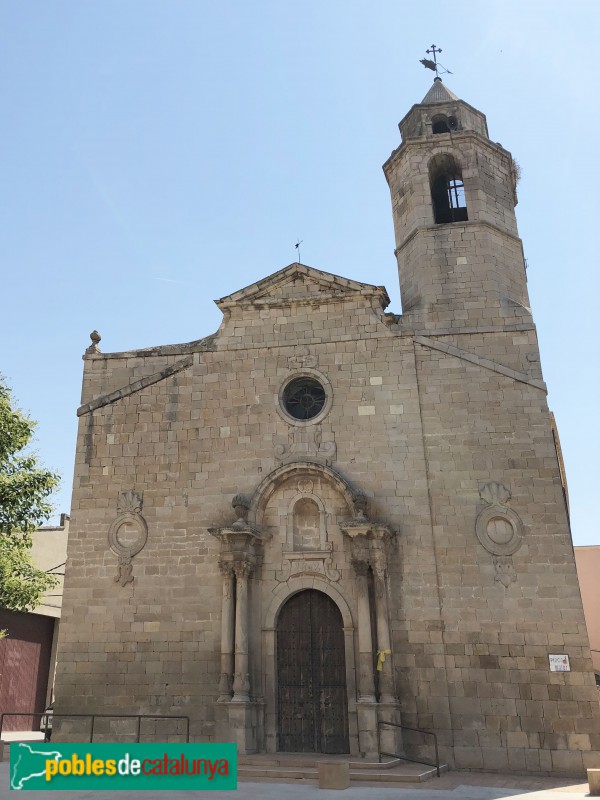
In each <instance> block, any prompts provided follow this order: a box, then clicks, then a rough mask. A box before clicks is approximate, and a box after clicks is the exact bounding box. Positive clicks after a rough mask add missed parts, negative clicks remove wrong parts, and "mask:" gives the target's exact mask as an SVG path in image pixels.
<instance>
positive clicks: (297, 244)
mask: <svg viewBox="0 0 600 800" xmlns="http://www.w3.org/2000/svg"><path fill="white" fill-rule="evenodd" d="M303 241H304V239H298V241H297V242H296V244H295V245H294V247H295V248H296V250H297V251H298V263H299V264H301V263H302V261H301V260H300V245H301V244H302V242H303Z"/></svg>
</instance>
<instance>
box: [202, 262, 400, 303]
mask: <svg viewBox="0 0 600 800" xmlns="http://www.w3.org/2000/svg"><path fill="white" fill-rule="evenodd" d="M357 295H361V296H363V297H374V296H376V297H378V298H379V299H380V301H381V305H382V306H383V308H385V307H386V306H387V305H388V304H389V302H390V301H389V297H388V295H387V292H386V290H385V287H383V286H373V285H372V284H370V283H360V282H359V281H353V280H350V279H349V278H342V277H341V276H339V275H332V274H331V273H330V272H322V271H321V270H318V269H314V268H313V267H307V266H306V265H305V264H298V263H294V264H290V265H289V266H287V267H285V268H284V269H282V270H279V272H275V273H273V275H269V276H268V277H267V278H263V279H262V280H260V281H257V282H256V283H253V284H251V285H250V286H246V287H245V288H244V289H240V290H239V291H237V292H234V293H233V294H230V295H228V296H227V297H222V298H221V299H220V300H216V301H215V302H216V304H217V305H218V306H219V308H220V309H221V310H225V309H227V308H231V307H232V306H246V305H252V306H259V307H260V306H263V307H264V306H267V307H268V306H282V305H291V304H294V303H311V304H312V303H321V302H327V301H330V300H341V299H344V298H346V297H347V298H350V297H356V296H357Z"/></svg>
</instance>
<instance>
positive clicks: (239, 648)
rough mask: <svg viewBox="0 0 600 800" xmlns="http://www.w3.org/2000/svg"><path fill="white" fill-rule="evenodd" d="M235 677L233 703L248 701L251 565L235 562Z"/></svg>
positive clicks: (244, 562)
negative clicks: (249, 582)
mask: <svg viewBox="0 0 600 800" xmlns="http://www.w3.org/2000/svg"><path fill="white" fill-rule="evenodd" d="M233 569H234V572H235V577H236V592H235V675H234V678H233V699H232V702H234V703H248V702H249V701H250V674H249V671H248V578H249V577H250V572H251V571H252V565H251V564H250V562H248V561H235V562H234V564H233Z"/></svg>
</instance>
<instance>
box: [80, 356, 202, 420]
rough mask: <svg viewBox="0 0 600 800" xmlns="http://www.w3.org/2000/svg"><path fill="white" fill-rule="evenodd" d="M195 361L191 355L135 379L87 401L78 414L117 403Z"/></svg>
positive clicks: (189, 365) (88, 412) (81, 414)
mask: <svg viewBox="0 0 600 800" xmlns="http://www.w3.org/2000/svg"><path fill="white" fill-rule="evenodd" d="M193 361H194V357H193V356H191V355H190V356H188V357H187V358H184V359H182V360H181V361H176V362H175V364H171V366H170V367H165V369H162V370H160V372H155V373H154V374H153V375H148V376H147V377H145V378H140V379H139V380H137V381H133V383H130V384H128V385H127V386H124V387H123V388H122V389H116V390H115V391H114V392H110V393H109V394H105V395H102V396H101V397H97V398H96V399H95V400H90V402H89V403H85V404H84V405H82V406H80V407H79V408H78V409H77V416H78V417H82V416H83V415H84V414H90V413H91V412H92V411H95V410H96V409H97V408H102V406H108V405H110V404H111V403H116V402H117V400H122V399H123V398H124V397H129V395H131V394H135V393H136V392H139V391H140V390H141V389H145V388H146V386H152V384H153V383H158V382H159V381H163V380H164V379H165V378H169V377H170V376H171V375H175V373H176V372H181V370H183V369H186V368H187V367H191V365H192V364H193Z"/></svg>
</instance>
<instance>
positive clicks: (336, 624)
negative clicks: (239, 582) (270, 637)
mask: <svg viewBox="0 0 600 800" xmlns="http://www.w3.org/2000/svg"><path fill="white" fill-rule="evenodd" d="M277 677H278V722H279V725H278V732H279V742H278V747H279V750H283V751H286V752H312V753H314V752H317V753H347V752H348V749H349V743H348V704H347V696H346V663H345V652H344V632H343V627H342V616H341V614H340V612H339V609H338V608H337V606H336V605H335V603H334V602H333V601H332V600H331V599H330V598H329V597H328V596H327V595H325V594H323V593H322V592H317V591H315V590H312V589H309V590H307V591H304V592H300V593H299V594H296V595H294V596H293V597H291V598H290V600H288V602H287V603H286V604H285V606H284V607H283V609H282V610H281V613H280V615H279V621H278V625H277Z"/></svg>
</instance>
